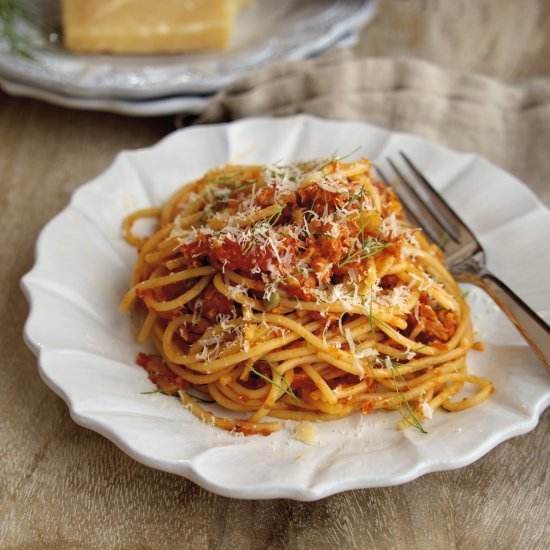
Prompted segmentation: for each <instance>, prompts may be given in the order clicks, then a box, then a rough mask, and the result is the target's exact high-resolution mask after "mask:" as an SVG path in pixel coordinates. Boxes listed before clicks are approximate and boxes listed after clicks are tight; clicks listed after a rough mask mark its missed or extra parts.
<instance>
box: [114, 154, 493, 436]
mask: <svg viewBox="0 0 550 550" xmlns="http://www.w3.org/2000/svg"><path fill="white" fill-rule="evenodd" d="M141 218H154V219H155V220H157V222H158V227H157V229H156V231H155V232H154V233H153V234H152V235H151V236H148V237H141V236H140V234H139V231H138V230H137V228H135V226H136V222H137V221H138V220H140V219H141ZM123 230H124V236H125V238H126V240H127V241H128V242H129V243H130V244H132V245H134V246H136V247H137V248H138V257H137V261H136V264H135V268H134V272H133V276H132V281H131V285H130V289H129V291H128V292H127V293H126V295H125V296H124V298H123V301H122V304H121V310H122V311H128V310H132V312H133V313H134V314H135V315H136V316H138V318H139V319H140V322H141V328H140V331H139V334H138V340H139V341H140V342H145V341H146V340H150V341H151V342H152V344H153V345H154V347H155V349H156V353H154V354H146V353H140V354H139V356H138V358H137V363H138V364H139V365H140V366H142V367H143V368H145V369H146V371H147V373H148V376H149V378H150V379H151V380H152V381H153V382H154V383H155V384H156V385H157V387H158V390H156V391H160V392H162V393H166V394H170V395H177V396H179V398H180V399H181V401H182V403H183V404H184V405H185V406H186V407H188V408H189V410H190V411H192V413H193V414H195V415H196V416H197V417H199V418H201V419H203V420H205V421H207V422H210V423H212V424H213V425H215V426H218V427H221V428H224V429H226V430H230V431H235V432H240V433H243V434H245V435H251V434H256V433H261V434H264V435H267V434H269V433H272V432H274V431H276V430H279V429H280V428H281V426H282V423H281V420H285V419H291V420H309V421H318V420H333V419H338V418H341V417H344V416H347V415H350V414H355V413H362V414H368V413H371V412H373V411H375V410H378V409H389V410H397V411H400V413H401V418H400V421H399V424H398V427H399V428H405V427H407V426H414V427H416V428H417V429H418V430H420V431H424V427H423V423H422V421H423V420H425V419H427V418H431V416H432V414H433V411H434V410H436V409H438V408H443V409H445V410H447V411H457V410H462V409H465V408H467V407H471V406H473V405H476V404H478V403H480V402H481V401H483V400H484V399H486V398H487V397H488V396H489V395H490V394H491V393H492V392H493V386H492V384H491V382H490V381H489V380H487V379H484V378H480V377H478V376H474V375H473V374H471V373H469V372H468V370H467V366H466V353H467V352H468V351H469V350H470V349H472V348H473V347H474V348H475V347H479V345H478V344H476V342H475V340H474V335H473V329H472V323H471V319H470V314H469V309H468V306H467V304H466V301H465V298H464V296H463V295H462V293H461V291H460V289H459V287H458V285H457V283H456V281H455V280H454V279H453V277H452V275H451V274H450V273H449V272H448V271H447V269H446V268H445V267H444V265H443V255H442V252H441V250H440V249H439V247H438V246H437V245H435V244H432V243H429V242H428V241H427V239H426V238H425V237H424V235H423V233H422V231H421V230H419V229H417V228H415V227H412V226H411V225H410V224H409V223H408V222H407V221H406V219H405V216H404V213H403V208H402V206H401V204H400V202H399V200H398V199H397V196H396V195H395V193H394V191H393V190H392V189H391V188H389V187H388V186H386V185H385V184H383V183H382V182H380V181H378V180H377V178H376V177H375V174H374V172H373V169H372V166H371V163H370V162H369V161H368V160H367V159H362V160H359V161H354V162H344V161H343V160H342V159H337V158H331V159H327V160H323V161H308V162H303V163H297V164H293V165H288V166H283V165H279V164H275V165H270V166H237V165H228V166H224V167H221V168H217V169H214V170H212V171H210V172H208V173H207V174H205V175H204V176H203V177H202V178H201V179H199V180H198V181H195V182H193V183H190V184H188V185H185V186H184V187H182V188H181V189H180V190H178V191H177V192H176V193H175V194H174V195H173V196H172V197H171V198H170V199H169V200H168V202H167V203H166V204H165V205H164V206H162V207H159V208H147V209H143V210H139V211H137V212H134V213H132V214H131V215H129V216H128V217H127V218H126V219H125V220H124V223H123ZM466 383H472V384H474V385H476V386H477V387H478V390H477V393H475V394H474V395H471V396H469V397H465V398H463V399H461V400H453V399H452V398H453V396H454V395H455V394H457V393H458V392H459V391H460V390H461V389H462V387H463V386H464V385H465V384H466ZM455 399H456V398H455ZM204 402H215V403H217V404H218V405H220V406H221V407H223V409H225V410H228V411H233V413H232V414H230V415H227V416H226V415H224V414H214V413H213V412H211V411H210V410H208V408H207V407H205V406H204ZM233 417H238V418H233Z"/></svg>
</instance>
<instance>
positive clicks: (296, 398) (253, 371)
mask: <svg viewBox="0 0 550 550" xmlns="http://www.w3.org/2000/svg"><path fill="white" fill-rule="evenodd" d="M269 366H270V367H271V369H272V370H273V371H274V372H276V373H277V374H278V375H279V377H280V378H281V380H282V381H283V382H284V383H285V386H286V388H283V386H280V385H279V384H277V382H275V381H274V380H272V379H271V378H269V377H268V376H265V375H264V374H262V373H261V372H258V371H257V370H256V369H255V368H254V367H250V372H252V373H254V374H255V375H256V376H258V377H260V378H261V379H262V380H265V381H266V382H269V383H270V384H272V385H273V386H275V387H276V388H278V389H280V390H281V391H282V392H284V393H286V394H287V395H290V397H292V399H295V400H296V401H298V402H300V399H299V398H298V397H297V395H296V394H295V393H294V391H292V388H291V387H290V386H289V385H288V383H287V381H286V380H285V379H284V377H283V376H281V374H280V373H279V371H278V370H277V369H276V368H275V366H274V365H272V364H271V363H269Z"/></svg>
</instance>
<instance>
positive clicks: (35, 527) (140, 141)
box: [0, 0, 550, 549]
mask: <svg viewBox="0 0 550 550" xmlns="http://www.w3.org/2000/svg"><path fill="white" fill-rule="evenodd" d="M358 50H359V51H360V52H362V53H365V54H370V55H388V54H408V55H417V56H420V57H424V58H426V59H430V60H433V61H435V62H437V63H440V64H441V65H443V66H447V67H455V68H460V69H465V70H475V71H480V72H485V73H486V74H490V75H493V76H497V77H500V78H504V79H507V80H518V79H524V78H528V77H530V78H532V77H543V76H545V75H549V74H550V62H549V59H550V55H549V54H550V2H548V1H546V0H528V1H524V2H516V1H513V0H468V1H466V0H456V1H454V0H439V1H436V0H386V1H382V2H381V6H380V11H379V15H378V16H377V18H376V20H375V21H374V22H373V23H372V25H371V26H370V27H369V28H368V29H367V30H366V31H365V32H364V33H363V35H362V40H361V44H360V45H359V47H358ZM172 129H173V120H172V119H171V118H168V117H167V118H156V119H132V118H124V117H120V116H116V115H111V114H97V113H86V112H77V111H69V110H65V109H61V108H57V107H52V106H49V105H46V104H42V103H39V102H36V101H31V100H24V99H16V98H11V97H8V96H6V95H4V94H2V93H0V212H1V215H0V235H1V237H2V244H1V247H0V255H1V256H0V280H1V281H2V282H3V289H2V292H1V293H0V320H1V323H0V326H1V330H0V349H1V350H2V359H1V360H0V369H1V373H2V378H1V379H2V382H1V383H0V419H1V422H0V547H1V548H33V549H34V548H46V549H47V548H51V549H58V548H59V549H65V548H103V547H105V548H107V547H109V548H171V547H184V548H193V549H195V548H197V549H201V548H239V549H240V548H298V549H302V548H339V547H342V548H359V547H361V548H377V549H384V548H422V549H426V548H446V549H453V548H465V549H469V548H483V547H487V546H491V547H495V548H528V549H536V548H540V549H543V548H548V547H549V546H550V522H549V521H548V518H549V515H550V514H549V513H550V475H548V464H549V463H550V443H549V441H550V439H549V436H550V414H549V413H548V411H547V412H546V413H544V414H543V415H542V418H541V421H540V423H539V425H538V427H537V428H536V429H535V430H533V431H532V432H531V433H529V434H528V435H525V436H522V437H517V438H514V439H512V440H510V441H507V442H505V443H503V444H501V445H499V446H498V447H497V448H496V449H494V450H493V451H491V452H490V453H489V454H488V455H487V456H485V457H484V458H482V459H480V460H479V461H477V462H476V463H475V464H473V465H471V466H468V467H466V468H462V469H460V470H456V471H450V472H441V473H434V474H429V475H426V476H424V477H422V478H420V479H418V480H416V481H413V482H412V483H409V484H407V485H404V486H400V487H389V488H382V489H373V490H358V491H350V492H348V493H345V494H341V495H336V496H333V497H329V498H326V499H324V500H321V501H319V502H315V503H296V502H292V501H288V500H274V501H260V502H250V501H238V500H231V499H227V498H223V497H218V496H215V495H213V494H211V493H209V492H207V491H205V490H203V489H200V488H199V487H197V486H196V485H194V484H193V483H191V482H189V481H186V480H185V479H182V478H179V477H177V476H175V475H171V474H166V473H163V472H159V471H155V470H152V469H150V468H147V467H145V466H142V465H140V464H138V463H136V462H135V461H133V460H132V459H130V458H129V457H127V456H126V455H125V454H124V453H122V452H121V451H120V450H118V448H116V447H115V446H114V445H113V444H112V443H110V442H109V441H107V440H106V439H104V438H103V437H101V436H99V435H97V434H96V433H94V432H91V431H89V430H87V429H84V428H81V427H79V426H77V425H76V424H75V423H74V422H73V421H72V420H71V418H70V416H69V412H68V409H67V406H66V405H65V404H64V403H63V401H62V400H61V399H60V398H58V397H57V396H56V395H55V394H54V393H53V392H52V391H50V390H49V389H48V388H47V387H46V386H45V384H44V383H43V382H42V381H41V380H40V378H39V376H38V373H37V368H36V359H35V357H34V356H33V355H32V354H31V352H30V351H28V349H27V348H26V347H25V345H24V344H23V341H22V338H21V333H22V328H23V323H24V320H25V318H26V315H27V305H26V301H25V299H24V298H23V295H22V293H21V291H20V289H19V280H20V278H21V276H22V275H23V274H24V273H25V272H27V271H28V270H29V269H30V268H31V266H32V263H33V249H34V245H35V241H36V238H37V236H38V233H39V231H40V229H41V228H42V227H43V225H44V224H45V223H46V222H47V221H48V220H49V219H51V218H52V217H53V216H54V215H55V214H57V213H58V212H59V211H60V210H61V209H62V208H63V207H64V206H65V205H66V203H67V201H68V200H69V197H70V195H71V193H72V192H73V190H74V189H76V188H77V187H78V186H79V185H81V184H82V183H84V182H86V181H88V180H89V179H91V178H92V177H94V176H96V175H97V174H98V173H100V172H101V171H103V170H104V169H105V168H106V167H107V166H108V165H109V164H110V163H111V161H112V160H113V157H114V156H115V154H116V153H117V152H118V151H119V150H121V149H125V148H130V149H133V148H137V147H143V146H147V145H150V144H153V143H154V142H156V141H157V140H158V139H160V138H161V137H162V136H164V135H166V134H167V133H168V132H170V131H171V130H172ZM541 146H544V147H546V148H549V149H550V144H543V145H541Z"/></svg>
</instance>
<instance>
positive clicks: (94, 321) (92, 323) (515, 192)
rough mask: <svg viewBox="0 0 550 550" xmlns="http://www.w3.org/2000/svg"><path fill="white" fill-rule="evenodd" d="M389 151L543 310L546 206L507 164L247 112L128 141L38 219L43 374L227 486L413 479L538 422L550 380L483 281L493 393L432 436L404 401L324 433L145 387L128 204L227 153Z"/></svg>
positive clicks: (97, 417) (138, 442)
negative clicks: (236, 425) (265, 431)
mask: <svg viewBox="0 0 550 550" xmlns="http://www.w3.org/2000/svg"><path fill="white" fill-rule="evenodd" d="M357 147H360V149H359V150H358V151H357V152H356V153H354V154H353V157H354V158H356V157H359V156H362V155H367V156H369V157H370V158H372V159H381V158H383V157H385V156H386V155H388V154H391V153H395V152H396V151H397V150H404V151H406V152H407V153H409V155H410V156H411V157H412V158H413V159H414V160H416V162H417V163H418V165H419V166H420V167H421V169H422V170H423V171H425V173H426V174H427V175H428V176H429V177H430V178H431V179H432V181H433V182H434V183H435V184H436V185H437V187H438V188H439V189H440V190H441V191H442V192H443V194H444V195H445V196H446V197H447V199H448V200H449V201H450V203H451V204H452V205H453V206H454V207H455V208H456V209H457V211H458V212H459V214H460V215H461V216H463V218H464V219H465V221H466V222H467V223H468V224H470V226H471V227H472V228H473V230H474V231H475V233H476V234H477V235H478V237H479V239H480V240H481V242H482V244H483V245H484V246H485V247H486V250H487V255H488V258H489V265H490V267H491V268H492V269H493V270H494V271H495V272H496V273H497V274H498V275H500V276H501V277H502V278H503V279H504V280H505V281H506V282H507V283H508V284H509V285H510V286H511V287H512V288H514V289H515V290H516V291H517V292H518V293H519V294H520V295H521V296H522V297H523V298H524V299H525V300H526V301H527V302H528V303H529V304H530V305H531V306H533V307H534V308H536V309H537V311H539V313H541V314H542V315H543V316H545V317H546V318H547V319H548V318H549V313H550V288H549V285H548V278H547V274H548V272H549V271H550V253H549V247H548V243H547V240H546V239H547V236H548V235H549V234H550V213H549V212H548V210H547V209H546V208H545V207H544V206H543V205H542V204H541V203H540V202H539V201H538V200H537V198H536V197H535V196H534V195H533V194H532V193H531V191H530V190H529V189H528V188H527V187H525V186H524V185H523V184H521V183H520V182H519V181H518V180H516V179H515V178H513V177H512V176H510V175H508V174H506V173H505V172H503V171H501V170H500V169H498V168H496V167H495V166H493V165H491V164H489V163H488V162H486V161H485V160H482V159H480V158H478V157H476V156H473V155H468V154H459V153H455V152H451V151H449V150H447V149H444V148H443V147H440V146H437V145H434V144H432V143H429V142H427V141H426V140H424V139H421V138H418V137H414V136H410V135H404V134H397V133H392V132H389V131H387V130H383V129H380V128H376V127H374V126H370V125H367V124H362V123H352V122H336V121H325V120H321V119H316V118H312V117H308V116H297V117H291V118H285V119H248V120H244V121H240V122H235V123H232V124H228V125H215V126H202V127H200V126H198V127H193V128H189V129H185V130H181V131H178V132H175V133H173V134H171V135H170V136H168V137H167V138H165V139H164V140H162V141H161V142H160V143H158V144H157V145H155V146H154V147H152V148H150V149H144V150H140V151H133V152H123V153H121V154H120V155H119V156H118V157H117V159H116V160H115V162H114V163H113V165H112V166H111V167H110V168H109V169H108V170H107V171H106V172H104V173H103V174H102V175H100V176H99V177H98V178H96V179H95V180H94V181H92V182H90V183H88V184H86V185H84V186H82V187H81V188H80V189H79V190H78V191H77V192H75V194H74V195H73V198H72V200H71V202H70V204H69V206H68V207H67V208H66V209H65V210H63V212H61V214H59V215H58V216H57V217H56V218H54V219H53V220H52V221H51V222H50V223H49V224H48V225H47V226H46V227H45V228H44V230H43V231H42V233H41V235H40V237H39V240H38V243H37V259H36V264H35V266H34V268H33V269H32V271H31V272H30V273H28V274H27V275H26V276H25V277H24V278H23V281H22V285H23V288H24V290H25V293H26V295H27V297H28V299H29V302H30V305H31V312H30V315H29V319H28V321H27V324H26V326H25V337H26V340H27V342H28V344H29V345H30V347H31V348H32V349H33V350H34V351H35V352H36V353H37V354H38V357H39V366H40V373H41V375H42V377H43V379H44V381H45V382H46V383H47V384H48V385H49V386H50V387H51V388H52V389H53V390H54V391H55V392H56V393H57V394H58V395H60V396H61V397H62V398H63V399H64V400H65V401H66V402H67V404H68V405H69V408H70V411H71V415H72V417H73V418H74V420H75V421H76V422H77V423H79V424H81V425H83V426H86V427H88V428H90V429H92V430H95V431H97V432H99V433H101V434H103V435H104V436H105V437H107V438H109V439H110V440H112V441H113V442H114V443H116V444H117V445H118V446H119V447H121V448H122V449H123V450H124V451H125V452H127V453H128V454H129V455H130V456H132V457H134V458H135V459H136V460H138V461H140V462H142V463H144V464H147V465H149V466H152V467H154V468H158V469H161V470H165V471H169V472H173V473H176V474H179V475H182V476H184V477H187V478H189V479H191V480H193V481H195V482H196V483H198V484H199V485H201V486H203V487H205V488H207V489H209V490H211V491H213V492H215V493H219V494H222V495H225V496H230V497H238V498H250V499H261V498H275V497H286V498H293V499H298V500H315V499H318V498H322V497H325V496H327V495H331V494H334V493H337V492H340V491H344V490H348V489H354V488H364V487H378V486H387V485H395V484H400V483H405V482H407V481H410V480H412V479H415V478H416V477H418V476H420V475H422V474H425V473H427V472H433V471H437V470H448V469H453V468H458V467H462V466H465V465H467V464H470V463H471V462H473V461H475V460H476V459H478V458H479V457H481V456H483V455H484V454H485V453H487V452H488V451H490V450H491V449H492V448H493V447H495V446H496V445H497V444H499V443H500V442H502V441H504V440H506V439H508V438H511V437H513V436H516V435H519V434H523V433H525V432H528V431H529V430H532V429H533V428H534V427H535V426H536V424H537V421H538V418H539V416H540V414H541V412H542V411H543V410H544V409H545V407H547V406H548V405H549V404H550V376H549V374H548V372H547V371H546V370H545V368H544V367H543V366H542V364H541V363H540V362H539V361H538V359H537V358H536V357H535V355H534V354H533V353H532V352H531V350H530V349H529V348H528V347H527V346H526V345H525V344H524V342H523V340H522V339H521V337H520V336H519V335H518V334H517V332H516V331H515V329H514V328H513V326H512V325H511V323H510V322H509V321H508V320H507V319H506V318H505V317H504V315H503V314H502V313H501V312H500V311H499V310H498V309H497V308H496V307H495V306H494V304H493V303H492V302H491V301H490V300H489V299H488V298H487V296H486V295H484V294H483V293H482V292H480V291H479V290H477V289H475V288H472V289H471V290H472V291H471V294H470V296H469V301H470V303H471V306H472V309H473V314H474V322H475V323H476V326H477V329H478V330H479V333H480V335H481V338H482V339H483V340H484V341H485V343H486V344H487V350H486V351H485V352H483V353H480V352H471V354H470V356H469V359H468V360H469V365H470V368H471V370H472V371H473V372H475V373H480V374H482V375H484V376H488V377H490V378H491V379H492V380H493V381H494V384H495V387H496V392H495V394H494V395H493V396H492V397H491V398H490V399H489V400H488V401H486V402H484V403H483V404H481V405H480V406H478V407H475V408H473V409H469V410H466V411H462V412H459V413H453V414H449V413H445V412H443V411H436V413H435V414H434V418H433V419H432V420H429V421H427V422H426V428H427V430H428V432H429V433H428V434H427V435H423V434H421V433H418V432H417V431H415V430H413V429H409V430H407V431H405V432H400V431H397V430H396V429H395V428H394V426H395V423H396V422H397V420H398V419H399V416H398V414H399V413H397V412H379V413H375V414H371V415H367V416H361V415H356V416H353V417H350V418H347V419H344V420H341V421H336V422H330V423H322V424H318V425H317V426H318V438H319V441H320V444H319V445H318V446H316V447H311V446H306V445H304V444H303V443H301V442H299V441H296V440H294V439H291V437H290V430H291V424H292V423H289V426H287V427H286V428H285V429H284V430H282V431H281V432H279V433H276V434H274V435H272V436H270V437H263V436H253V437H248V438H239V437H235V436H233V435H231V434H229V433H227V432H223V431H220V430H217V429H215V428H212V427H211V426H207V425H205V424H203V423H201V422H200V421H198V420H197V419H196V418H194V417H193V416H192V415H191V413H189V411H187V410H186V409H185V408H183V407H182V406H180V405H179V402H178V401H177V400H176V399H175V398H171V397H167V396H163V395H158V394H156V395H142V394H141V393H140V392H144V391H147V390H149V389H151V383H150V382H149V381H148V380H147V376H146V373H145V371H144V370H143V369H141V368H140V367H137V366H136V365H135V364H134V359H135V356H136V354H137V352H138V351H139V350H140V346H139V345H137V343H136V342H135V339H134V335H133V333H132V330H131V328H130V322H129V319H128V317H126V316H123V315H121V314H119V313H118V311H117V307H118V303H119V301H120V299H121V297H122V295H123V293H124V291H125V289H126V288H127V285H128V280H129V276H130V272H131V269H132V264H133V261H134V258H135V250H133V249H132V248H131V247H130V246H128V245H127V244H126V243H125V242H124V241H123V240H122V238H121V234H120V222H121V220H122V218H123V217H124V216H125V215H126V214H128V213H129V212H130V211H132V210H134V209H136V208H141V207H144V206H148V205H159V204H160V203H162V202H163V201H164V200H165V199H166V198H167V197H168V196H169V195H170V194H171V193H172V192H173V191H174V190H175V189H176V188H178V187H179V186H181V185H182V184H183V183H185V182H188V181H190V180H193V179H195V178H197V177H199V176H200V175H202V174H203V173H204V172H205V171H206V170H208V169H210V168H213V167H215V166H218V165H221V164H224V163H227V162H234V163H268V162H275V161H279V160H281V159H282V160H283V161H286V162H291V161H295V160H299V159H310V158H316V157H322V156H329V155H331V154H333V153H340V154H344V153H349V152H351V151H355V150H356V149H357Z"/></svg>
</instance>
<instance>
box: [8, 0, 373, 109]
mask: <svg viewBox="0 0 550 550" xmlns="http://www.w3.org/2000/svg"><path fill="white" fill-rule="evenodd" d="M26 3H27V4H29V5H30V6H31V8H32V9H33V10H34V11H35V12H36V13H37V16H36V17H38V18H39V19H40V20H44V21H51V22H52V23H51V24H52V25H54V27H55V26H58V25H60V16H59V2H58V0H47V1H46V0H26ZM376 3H377V1H376V0H278V1H277V2H273V1H272V0H256V1H255V2H254V3H253V4H252V5H251V6H250V7H249V8H246V9H245V10H243V11H242V12H241V13H240V14H239V15H238V17H237V20H236V24H235V29H234V32H233V34H232V39H231V43H230V45H229V47H228V49H227V50H226V51H217V52H198V53H188V54H181V55H155V56H123V55H79V54H74V53H71V52H69V51H67V50H65V49H64V48H63V47H61V45H60V44H57V43H54V44H49V43H46V42H45V40H44V39H43V38H42V37H41V34H40V31H39V29H38V27H37V24H36V23H35V24H34V25H32V24H28V25H26V26H25V25H23V26H22V29H23V31H26V34H27V36H28V38H29V40H30V41H31V44H33V45H34V49H33V53H34V54H35V59H34V60H32V59H31V60H29V59H26V58H25V57H22V56H21V55H17V54H13V53H11V52H10V51H9V50H8V49H7V46H6V44H5V42H4V41H3V40H2V39H1V38H0V74H1V75H3V76H4V77H5V78H7V79H8V80H11V81H17V82H20V83H22V84H27V85H32V86H34V87H37V88H40V89H45V90H49V91H50V92H57V93H58V94H62V95H65V96H74V97H81V98H91V99H95V100H98V99H100V98H108V99H151V98H157V99H158V98H161V97H164V96H175V95H180V94H191V95H197V94H208V93H213V92H215V91H217V90H219V89H220V88H222V87H224V86H226V85H228V84H230V83H231V82H233V81H234V80H236V79H238V78H240V77H242V76H244V75H246V74H248V73H249V72H250V71H252V70H254V69H257V68H259V67H262V66H264V65H267V64H269V63H274V62H275V61H281V60H285V59H303V58H306V57H309V56H313V55H317V54H319V53H320V52H322V51H324V50H326V49H327V48H329V47H331V46H333V45H335V44H336V43H337V42H338V41H339V40H340V39H342V38H343V37H344V36H346V35H349V34H353V33H357V32H359V30H360V29H361V28H362V27H363V26H364V25H366V24H367V23H368V22H369V21H370V20H371V19H372V17H373V16H374V14H375V12H376ZM52 36H55V33H52Z"/></svg>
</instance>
